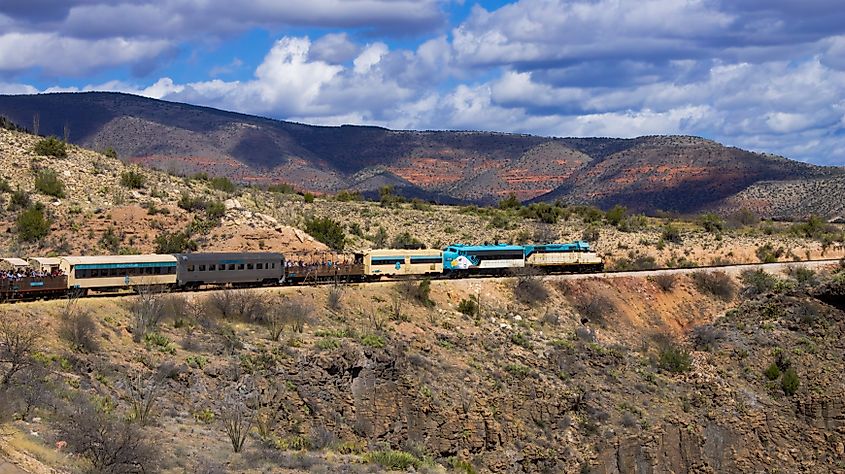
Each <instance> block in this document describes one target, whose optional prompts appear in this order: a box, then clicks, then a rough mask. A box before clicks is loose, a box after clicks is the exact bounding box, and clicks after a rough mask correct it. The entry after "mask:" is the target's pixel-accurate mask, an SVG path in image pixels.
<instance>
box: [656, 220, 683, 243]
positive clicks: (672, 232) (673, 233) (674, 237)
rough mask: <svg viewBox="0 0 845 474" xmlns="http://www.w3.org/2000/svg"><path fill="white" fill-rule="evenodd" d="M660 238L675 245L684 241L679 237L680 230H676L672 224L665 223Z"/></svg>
mask: <svg viewBox="0 0 845 474" xmlns="http://www.w3.org/2000/svg"><path fill="white" fill-rule="evenodd" d="M660 238H661V239H662V240H663V241H664V242H669V243H673V244H677V245H680V244H682V243H684V239H683V237H681V231H680V230H678V228H677V227H675V226H673V225H672V224H666V225H665V226H663V231H662V232H661V234H660Z"/></svg>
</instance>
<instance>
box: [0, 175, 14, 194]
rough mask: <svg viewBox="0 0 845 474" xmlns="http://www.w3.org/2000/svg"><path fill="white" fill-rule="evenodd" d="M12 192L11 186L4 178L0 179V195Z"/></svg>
mask: <svg viewBox="0 0 845 474" xmlns="http://www.w3.org/2000/svg"><path fill="white" fill-rule="evenodd" d="M10 192H12V186H11V185H9V182H8V181H6V178H3V177H0V193H10Z"/></svg>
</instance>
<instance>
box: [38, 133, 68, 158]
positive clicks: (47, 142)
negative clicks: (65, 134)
mask: <svg viewBox="0 0 845 474" xmlns="http://www.w3.org/2000/svg"><path fill="white" fill-rule="evenodd" d="M35 153H36V154H38V155H41V156H55V157H56V158H67V145H66V144H65V142H63V141H61V140H59V139H58V138H56V137H47V138H44V139H42V140H40V141H39V142H38V143H36V144H35Z"/></svg>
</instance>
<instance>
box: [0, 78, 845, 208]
mask: <svg viewBox="0 0 845 474" xmlns="http://www.w3.org/2000/svg"><path fill="white" fill-rule="evenodd" d="M0 115H2V116H6V117H8V118H9V119H11V120H12V121H13V122H15V123H17V124H19V125H23V126H26V124H27V123H28V122H29V121H32V120H33V118H34V117H38V118H39V119H38V122H39V124H38V125H39V126H38V128H39V130H38V132H39V133H41V134H47V135H51V134H52V135H57V136H63V135H65V134H66V133H67V132H69V138H70V141H71V142H73V143H77V144H80V145H83V146H87V147H90V148H94V149H104V148H106V147H112V148H114V149H115V150H117V152H118V154H119V156H120V157H121V158H122V159H124V160H126V161H132V162H136V163H141V164H144V165H146V166H151V167H156V168H159V169H166V170H170V171H173V172H177V173H182V174H191V173H196V172H206V173H209V174H212V175H225V176H228V177H230V178H233V179H236V180H238V181H242V182H247V183H254V184H270V183H280V182H284V183H288V184H292V185H294V186H297V187H298V188H300V189H301V190H303V191H311V192H316V193H334V192H338V191H340V190H343V189H354V190H359V191H362V192H364V193H369V194H374V193H375V192H376V191H377V190H378V187H379V186H381V185H384V184H394V185H396V187H397V191H398V192H399V193H400V194H403V195H405V196H407V197H417V198H422V199H426V200H433V201H438V202H443V203H478V204H490V203H495V202H496V201H498V200H500V199H502V198H503V197H506V196H508V195H510V194H514V195H516V196H517V197H518V198H519V199H521V200H526V201H556V200H560V201H563V202H567V203H577V204H591V205H597V206H599V207H603V208H608V207H611V206H613V205H614V204H620V203H621V204H624V205H626V206H627V207H629V208H630V209H632V210H636V211H641V212H651V213H653V212H656V211H658V210H664V211H674V212H681V213H691V212H699V211H702V210H707V209H714V208H718V207H719V206H724V205H725V204H724V203H726V202H731V201H730V198H731V197H732V196H734V195H736V194H738V193H740V192H742V191H744V190H746V189H748V188H749V187H750V186H752V185H754V184H755V183H759V182H780V181H790V182H794V181H796V180H797V181H803V180H819V179H828V178H831V177H836V176H840V175H843V174H845V169H843V168H835V167H822V166H817V165H812V164H808V163H802V162H797V161H792V160H789V159H787V158H784V157H777V156H775V155H771V154H766V153H755V152H750V151H745V150H741V149H739V148H735V147H728V146H724V145H721V144H719V143H717V142H715V141H713V140H709V139H706V138H700V137H693V136H684V135H669V136H665V135H651V136H643V137H637V138H608V137H595V138H571V137H570V138H561V137H541V136H535V135H527V134H509V133H502V132H484V131H445V130H420V131H415V130H390V129H387V128H383V127H378V126H367V125H342V126H315V125H307V124H303V123H297V122H288V121H283V120H277V119H271V118H266V117H259V116H252V115H247V114H242V113H239V112H231V111H225V110H219V109H215V108H211V107H205V106H195V105H190V104H183V103H178V102H167V101H161V100H156V99H149V98H145V97H140V96H134V95H130V94H123V93H111V92H86V93H53V94H40V95H15V96H9V95H6V96H0ZM33 125H35V124H34V123H33ZM27 128H29V127H27ZM33 128H35V127H33ZM360 176H370V177H369V178H367V179H365V180H363V181H360V180H359V179H356V177H360ZM773 200H777V196H775V197H773ZM758 207H762V208H764V209H765V207H766V206H758ZM822 207H830V206H822Z"/></svg>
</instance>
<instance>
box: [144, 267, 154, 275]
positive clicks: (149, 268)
mask: <svg viewBox="0 0 845 474" xmlns="http://www.w3.org/2000/svg"><path fill="white" fill-rule="evenodd" d="M144 274H145V275H152V274H153V267H147V268H145V269H144Z"/></svg>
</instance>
